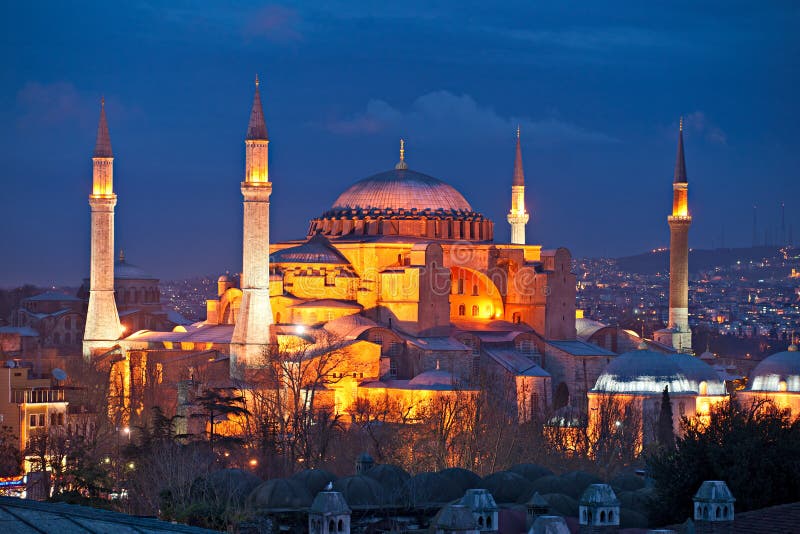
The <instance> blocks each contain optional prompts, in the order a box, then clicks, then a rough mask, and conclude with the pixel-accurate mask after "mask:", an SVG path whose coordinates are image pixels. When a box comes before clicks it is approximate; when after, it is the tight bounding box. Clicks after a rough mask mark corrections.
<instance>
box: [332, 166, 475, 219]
mask: <svg viewBox="0 0 800 534" xmlns="http://www.w3.org/2000/svg"><path fill="white" fill-rule="evenodd" d="M357 208H360V209H372V208H377V209H392V210H400V209H406V210H410V209H412V208H416V209H418V210H427V209H429V210H432V211H439V210H441V211H444V212H455V213H459V212H471V211H472V206H470V205H469V202H467V200H466V199H465V198H464V197H463V195H462V194H461V193H459V192H458V191H457V190H456V189H455V188H454V187H452V186H450V185H448V184H446V183H444V182H443V181H441V180H439V179H437V178H434V177H432V176H428V175H427V174H422V173H420V172H416V171H412V170H409V169H403V168H400V169H397V168H395V169H392V170H390V171H386V172H382V173H379V174H375V175H373V176H370V177H369V178H365V179H363V180H361V181H359V182H356V183H355V184H353V185H351V186H350V187H349V188H348V189H347V190H346V191H345V192H344V193H342V194H341V195H339V198H337V199H336V202H334V203H333V208H332V209H333V210H342V209H357Z"/></svg>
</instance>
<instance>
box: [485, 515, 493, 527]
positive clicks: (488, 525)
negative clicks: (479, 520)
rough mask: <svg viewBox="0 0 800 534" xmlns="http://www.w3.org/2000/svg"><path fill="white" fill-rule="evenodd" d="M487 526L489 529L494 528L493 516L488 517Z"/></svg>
mask: <svg viewBox="0 0 800 534" xmlns="http://www.w3.org/2000/svg"><path fill="white" fill-rule="evenodd" d="M486 526H487V527H489V528H492V516H491V515H487V516H486Z"/></svg>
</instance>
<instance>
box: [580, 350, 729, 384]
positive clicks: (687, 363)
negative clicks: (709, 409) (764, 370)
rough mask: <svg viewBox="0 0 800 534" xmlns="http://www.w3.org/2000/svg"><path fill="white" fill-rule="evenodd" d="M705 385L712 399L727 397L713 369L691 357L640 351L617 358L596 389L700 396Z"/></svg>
mask: <svg viewBox="0 0 800 534" xmlns="http://www.w3.org/2000/svg"><path fill="white" fill-rule="evenodd" d="M701 382H705V383H706V386H707V389H706V391H707V394H708V395H723V394H725V383H724V382H723V381H722V380H720V378H719V376H718V375H717V373H716V372H715V371H714V369H712V368H711V366H710V365H708V364H707V363H705V362H703V361H701V360H700V359H699V358H696V357H694V356H691V355H689V354H664V353H660V352H653V351H651V350H645V349H639V350H633V351H630V352H626V353H625V354H622V355H620V356H617V357H616V358H615V359H614V360H613V361H612V362H611V363H610V364H608V366H607V367H606V368H605V370H604V371H603V373H602V374H601V375H600V377H599V378H598V379H597V383H596V384H595V386H594V389H592V391H593V392H601V393H642V394H661V393H662V392H663V391H664V387H665V386H669V392H670V394H672V393H677V394H679V393H690V394H698V393H699V391H700V384H701Z"/></svg>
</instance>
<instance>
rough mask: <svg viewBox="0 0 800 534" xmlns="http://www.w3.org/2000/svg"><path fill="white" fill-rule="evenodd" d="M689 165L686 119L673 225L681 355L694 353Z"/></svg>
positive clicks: (672, 278) (672, 325)
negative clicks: (687, 168) (691, 321)
mask: <svg viewBox="0 0 800 534" xmlns="http://www.w3.org/2000/svg"><path fill="white" fill-rule="evenodd" d="M688 187H689V184H688V182H687V181H686V161H685V160H684V157H683V119H681V122H680V130H679V132H678V155H677V157H676V159H675V180H674V182H673V184H672V215H670V216H669V217H667V221H668V222H669V237H670V238H669V324H668V325H667V328H668V329H669V330H672V343H671V345H672V346H673V347H675V348H676V349H677V350H678V351H679V352H691V350H692V332H691V331H690V330H689V227H690V226H691V224H692V216H691V215H689V207H688Z"/></svg>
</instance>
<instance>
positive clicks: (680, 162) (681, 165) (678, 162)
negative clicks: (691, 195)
mask: <svg viewBox="0 0 800 534" xmlns="http://www.w3.org/2000/svg"><path fill="white" fill-rule="evenodd" d="M678 128H679V129H678V154H677V155H676V156H675V183H676V184H677V183H686V159H685V158H684V156H683V117H681V121H680V126H679V127H678Z"/></svg>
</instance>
